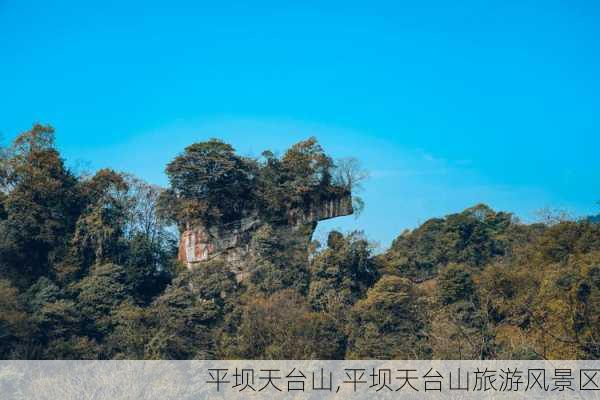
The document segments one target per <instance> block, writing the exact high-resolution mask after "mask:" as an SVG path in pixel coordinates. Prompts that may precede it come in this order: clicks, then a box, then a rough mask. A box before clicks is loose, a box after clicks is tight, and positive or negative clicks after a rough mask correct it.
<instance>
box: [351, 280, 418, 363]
mask: <svg viewBox="0 0 600 400" xmlns="http://www.w3.org/2000/svg"><path fill="white" fill-rule="evenodd" d="M423 330H424V322H423V321H422V320H421V317H420V315H419V298H418V295H417V292H416V291H415V289H414V287H413V284H412V283H411V282H410V281H409V280H408V279H404V278H400V277H397V276H391V275H386V276H383V277H382V278H381V279H380V280H379V281H378V282H377V283H376V284H375V286H373V287H372V288H371V289H370V290H369V291H368V292H367V297H366V298H364V299H362V300H360V301H359V302H358V303H356V304H355V306H354V308H353V310H352V325H351V331H350V335H349V346H348V347H349V348H348V355H347V357H348V358H354V359H365V358H376V359H401V360H406V359H414V358H422V357H427V354H428V351H429V350H428V348H427V347H428V346H427V344H426V343H425V340H424V338H425V336H424V331H423Z"/></svg>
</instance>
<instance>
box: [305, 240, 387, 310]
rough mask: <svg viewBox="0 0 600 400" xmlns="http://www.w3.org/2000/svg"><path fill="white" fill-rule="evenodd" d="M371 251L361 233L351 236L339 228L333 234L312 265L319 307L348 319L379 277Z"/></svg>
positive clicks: (314, 303)
mask: <svg viewBox="0 0 600 400" xmlns="http://www.w3.org/2000/svg"><path fill="white" fill-rule="evenodd" d="M371 250H372V247H371V245H370V244H369V242H368V241H367V240H366V239H365V237H364V235H363V234H362V233H361V232H353V233H350V234H349V235H348V236H347V237H344V236H343V235H342V234H341V233H339V232H337V231H332V232H330V233H329V236H328V240H327V248H326V249H325V250H323V251H321V252H320V253H317V254H316V255H315V257H314V258H313V259H312V262H311V265H310V288H309V299H310V301H311V304H312V306H313V308H315V310H318V311H328V312H333V313H334V315H335V316H336V317H338V318H340V319H346V318H347V315H348V309H349V308H350V307H351V306H352V305H353V304H354V303H355V302H356V301H357V300H358V299H359V298H360V297H362V296H363V295H364V293H365V292H366V290H367V289H368V288H369V287H370V286H371V285H372V284H373V282H375V280H376V278H377V270H376V266H375V264H374V263H373V260H372V259H371Z"/></svg>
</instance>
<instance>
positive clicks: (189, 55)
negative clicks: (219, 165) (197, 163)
mask: <svg viewBox="0 0 600 400" xmlns="http://www.w3.org/2000/svg"><path fill="white" fill-rule="evenodd" d="M83 3H85V2H63V1H52V2H47V1H39V2H30V1H26V0H20V1H11V0H0V133H1V134H2V135H3V136H4V138H5V141H8V140H10V139H11V138H12V137H14V135H16V134H17V133H19V132H21V131H23V130H25V129H27V128H28V127H29V126H31V124H32V123H33V122H36V121H39V122H44V123H50V124H52V125H53V126H54V127H55V128H56V130H57V136H58V143H59V146H60V149H61V151H62V152H63V154H64V156H65V158H66V159H67V161H68V163H69V164H70V165H77V164H78V163H82V162H83V164H85V165H88V166H89V167H90V168H92V169H95V168H100V167H105V166H108V167H112V168H115V169H118V170H124V171H128V172H132V173H134V174H136V175H139V176H141V177H142V178H145V179H146V180H149V181H152V182H154V183H158V184H165V183H166V179H165V176H164V172H163V171H164V166H165V164H166V163H167V162H168V161H170V160H171V159H172V158H173V157H174V156H175V155H176V154H177V153H178V152H179V151H181V150H182V149H183V147H185V146H186V145H188V144H190V143H192V142H194V141H200V140H205V139H207V138H210V137H220V138H222V139H224V140H226V141H228V142H230V143H232V144H233V145H234V146H235V147H236V148H237V149H238V151H239V152H240V153H242V154H245V155H259V154H260V152H261V151H262V150H264V149H267V148H269V149H273V150H279V151H283V150H285V149H286V148H287V147H288V146H289V145H291V144H292V143H294V142H296V141H298V140H301V139H303V138H306V137H308V136H311V135H315V136H317V137H318V138H319V140H320V141H321V143H322V144H323V146H324V147H325V149H326V150H327V151H328V152H330V153H331V154H332V155H333V156H334V157H344V156H355V157H357V158H359V159H360V160H361V161H362V163H363V164H364V166H365V167H366V168H367V169H368V170H370V171H371V174H372V177H371V179H370V180H369V182H368V183H367V184H366V185H365V191H364V192H363V193H362V196H363V197H364V198H365V200H366V204H367V206H366V209H365V211H364V213H363V214H362V215H361V216H360V217H359V218H358V219H354V218H353V217H348V218H342V219H336V220H332V221H328V222H327V223H323V224H321V228H320V233H319V234H320V235H322V233H323V232H324V231H326V230H328V229H331V228H341V229H345V230H348V229H355V228H361V229H364V230H365V232H366V233H367V235H368V236H369V237H370V238H371V239H373V240H376V241H378V242H379V243H381V245H382V246H386V245H388V244H389V243H390V241H391V240H392V239H393V238H394V237H395V236H397V235H398V233H400V232H401V231H402V230H403V229H406V228H414V227H416V226H417V225H418V224H419V223H422V222H423V221H425V220H426V219H428V218H431V217H435V216H442V215H445V214H448V213H451V212H457V211H460V210H462V209H464V208H466V207H469V206H472V205H474V204H476V203H479V202H485V203H487V204H489V205H490V206H492V207H494V208H497V209H503V210H508V211H513V212H515V213H516V214H517V215H518V216H520V217H521V218H522V219H524V220H532V219H533V218H535V211H536V210H539V209H541V208H543V207H551V208H562V209H567V210H569V211H570V212H572V213H573V214H575V215H585V214H589V213H597V212H598V211H599V209H598V206H597V205H596V201H597V200H599V199H600V174H599V172H600V157H599V156H598V153H599V151H598V150H599V146H600V112H599V110H600V74H599V71H600V40H598V38H600V7H599V6H598V3H596V2H593V1H577V0H573V1H552V0H547V1H537V2H532V1H527V0H520V1H510V0H503V1H497V2H495V1H481V0H478V1H458V2H457V1H453V2H448V1H419V2H402V1H393V2H392V1H390V2H379V1H369V2H352V1H330V2H325V1H319V2H316V1H295V2H287V1H273V2H260V1H252V2H226V1H223V2H202V1H195V2H188V3H186V2H178V1H169V2H151V1H143V2H141V1H140V2H137V1H131V2H126V3H127V4H122V3H125V2H110V1H106V2H96V4H95V5H84V4H83Z"/></svg>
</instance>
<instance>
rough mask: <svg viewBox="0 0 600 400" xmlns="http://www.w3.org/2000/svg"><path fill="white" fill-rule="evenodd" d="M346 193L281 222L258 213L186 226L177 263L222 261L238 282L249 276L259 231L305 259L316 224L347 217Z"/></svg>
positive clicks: (349, 207) (295, 212)
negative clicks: (224, 221)
mask: <svg viewBox="0 0 600 400" xmlns="http://www.w3.org/2000/svg"><path fill="white" fill-rule="evenodd" d="M353 212H354V211H353V209H352V196H351V195H350V193H347V194H345V195H342V196H339V197H337V198H334V199H330V200H327V201H324V202H321V203H319V204H315V205H313V206H311V207H309V208H308V210H298V209H294V210H291V211H290V212H288V215H287V219H286V220H283V221H265V220H263V219H262V218H261V217H260V215H259V213H258V212H254V213H252V214H251V215H250V216H247V217H245V218H242V219H240V220H238V221H234V222H232V223H229V224H226V225H221V226H210V227H206V226H203V225H201V224H199V225H196V226H189V225H188V227H187V229H186V230H185V231H184V232H182V234H181V240H180V242H179V260H180V261H181V262H183V263H185V264H186V265H187V267H188V268H194V267H195V266H197V265H201V263H202V262H206V261H209V260H215V259H219V260H223V261H225V262H226V263H227V265H229V266H230V267H231V268H232V271H233V272H234V273H235V274H236V277H237V279H238V281H241V280H243V279H245V278H247V277H248V276H249V274H250V273H251V272H252V271H250V270H248V268H249V266H251V265H252V264H253V263H252V260H253V259H255V258H256V254H255V253H256V252H255V250H254V249H253V246H252V243H253V240H252V239H253V237H254V236H255V235H256V233H257V232H258V231H259V229H260V228H262V227H265V226H268V227H269V229H270V230H271V231H272V232H273V234H274V235H276V236H277V237H278V238H280V239H281V240H282V241H283V242H285V245H286V249H289V251H291V252H295V253H296V254H299V255H300V257H303V258H305V259H306V260H308V245H309V243H310V240H311V238H312V235H313V233H314V231H315V229H316V227H317V223H318V222H319V221H323V220H326V219H330V218H335V217H340V216H345V215H350V214H352V213H353Z"/></svg>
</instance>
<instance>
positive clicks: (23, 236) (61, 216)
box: [0, 125, 80, 287]
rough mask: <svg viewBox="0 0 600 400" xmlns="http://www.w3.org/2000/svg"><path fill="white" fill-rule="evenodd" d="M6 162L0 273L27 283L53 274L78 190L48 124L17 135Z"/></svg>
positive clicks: (73, 216) (70, 226)
mask: <svg viewBox="0 0 600 400" xmlns="http://www.w3.org/2000/svg"><path fill="white" fill-rule="evenodd" d="M3 163H4V164H5V167H4V168H3V170H4V172H3V175H4V178H3V182H4V184H3V186H4V190H5V193H6V194H5V196H3V197H4V199H3V201H2V203H3V207H2V208H3V212H2V213H3V214H5V218H4V219H0V260H2V261H0V269H1V271H0V273H2V274H3V275H4V276H8V277H9V278H10V279H11V280H12V281H13V282H14V283H15V284H16V285H17V286H19V287H26V286H28V285H30V284H31V283H33V282H35V281H36V280H37V279H38V278H39V277H40V276H48V275H51V274H52V272H53V271H52V270H51V269H52V268H51V267H52V266H53V265H55V264H56V263H58V262H59V261H60V260H61V259H62V258H63V257H64V255H65V253H66V246H67V244H68V239H69V237H70V235H71V234H72V232H73V230H74V227H75V221H76V219H77V215H78V213H79V209H80V196H79V192H78V188H77V181H76V179H75V177H74V176H73V175H72V174H71V173H70V172H69V171H68V170H67V169H66V168H65V166H64V164H63V161H62V159H61V158H60V155H59V153H58V152H57V151H56V149H55V148H54V130H53V129H52V128H51V127H49V126H43V125H34V126H33V128H32V129H31V130H29V131H27V132H25V133H23V134H21V135H19V136H18V137H17V138H16V139H15V141H14V143H13V145H12V147H11V148H10V151H9V156H8V158H6V159H5V160H4V162H3Z"/></svg>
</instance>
